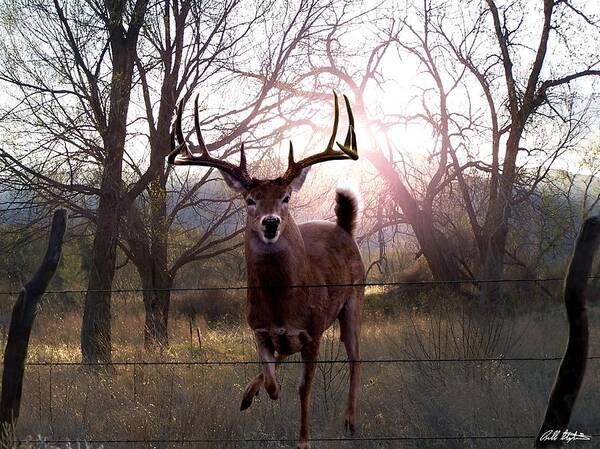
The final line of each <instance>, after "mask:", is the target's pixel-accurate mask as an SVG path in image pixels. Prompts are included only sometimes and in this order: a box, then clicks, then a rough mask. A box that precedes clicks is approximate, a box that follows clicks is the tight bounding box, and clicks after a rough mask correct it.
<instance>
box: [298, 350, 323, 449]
mask: <svg viewBox="0 0 600 449" xmlns="http://www.w3.org/2000/svg"><path fill="white" fill-rule="evenodd" d="M301 354H302V361H303V364H302V372H301V374H300V384H299V386H298V393H299V394H300V407H301V409H300V439H299V442H298V446H297V448H296V449H310V442H309V440H310V422H309V413H310V392H311V387H312V381H313V378H314V376H315V369H316V367H317V364H316V363H315V362H316V360H317V358H318V357H319V340H318V339H317V340H313V341H312V342H310V343H309V344H308V345H306V346H305V347H304V348H302V352H301Z"/></svg>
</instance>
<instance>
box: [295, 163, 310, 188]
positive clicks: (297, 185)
mask: <svg viewBox="0 0 600 449" xmlns="http://www.w3.org/2000/svg"><path fill="white" fill-rule="evenodd" d="M309 171H310V167H306V168H305V169H303V170H302V171H301V172H300V174H299V175H298V176H296V177H295V178H294V180H293V181H292V182H291V183H290V187H291V188H292V190H294V191H298V190H300V188H302V184H304V180H305V179H306V175H308V172H309Z"/></svg>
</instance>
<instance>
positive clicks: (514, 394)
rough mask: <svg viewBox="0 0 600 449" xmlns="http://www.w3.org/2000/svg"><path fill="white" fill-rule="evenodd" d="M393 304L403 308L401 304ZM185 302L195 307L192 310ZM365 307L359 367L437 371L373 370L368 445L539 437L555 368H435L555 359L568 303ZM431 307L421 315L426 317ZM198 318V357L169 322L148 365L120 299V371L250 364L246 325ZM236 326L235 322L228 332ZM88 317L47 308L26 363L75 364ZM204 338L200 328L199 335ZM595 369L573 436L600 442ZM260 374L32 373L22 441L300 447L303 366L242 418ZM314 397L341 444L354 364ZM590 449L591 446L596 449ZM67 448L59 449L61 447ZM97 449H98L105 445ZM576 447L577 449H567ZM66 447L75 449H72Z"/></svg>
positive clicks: (365, 396) (593, 367)
mask: <svg viewBox="0 0 600 449" xmlns="http://www.w3.org/2000/svg"><path fill="white" fill-rule="evenodd" d="M396 299H403V298H402V297H397V298H396ZM187 300H189V298H188V299H187ZM382 300H389V298H388V299H385V298H384V299H381V298H377V297H375V296H370V297H368V300H367V301H369V302H368V307H367V311H366V313H365V316H366V319H365V324H364V327H363V333H362V341H361V345H362V346H361V349H362V355H363V358H369V359H390V358H419V359H429V360H431V361H428V362H422V363H401V364H376V363H375V364H365V365H364V367H363V381H362V387H361V391H360V394H361V398H360V406H359V420H358V421H359V431H358V435H357V436H359V437H368V436H432V435H433V436H435V435H510V434H525V435H528V434H534V433H535V432H536V430H537V426H538V424H539V422H540V420H541V415H542V413H543V410H544V407H545V402H546V399H547V395H548V392H549V389H550V387H551V385H552V382H553V379H554V375H555V372H556V368H557V366H558V362H509V361H500V362H482V363H474V362H470V363H438V362H435V359H439V358H470V357H500V356H504V357H515V356H519V357H526V356H534V357H540V356H554V355H557V354H558V355H560V354H561V353H562V349H563V347H564V342H565V339H566V330H567V326H566V321H565V318H564V314H563V312H562V309H561V307H560V305H558V304H546V305H544V306H532V307H531V308H530V309H528V310H523V308H521V309H520V310H519V312H518V313H515V311H514V310H508V309H506V310H502V311H499V309H500V308H493V309H488V310H486V309H484V308H473V307H465V306H464V305H463V304H462V303H460V302H457V301H455V300H451V299H448V300H446V299H445V300H444V301H441V300H439V299H437V298H436V300H435V301H434V300H432V299H431V298H428V299H427V301H425V302H423V301H420V302H419V301H416V302H410V304H409V303H408V301H403V304H399V302H397V304H398V306H397V307H396V310H395V312H394V313H391V312H390V310H388V309H384V311H383V312H381V310H380V308H379V307H374V306H373V305H374V304H377V303H378V301H382ZM424 304H425V305H424ZM211 314H213V319H211V320H206V319H204V318H203V317H202V316H201V313H200V314H197V315H196V316H195V317H194V318H195V323H194V324H195V325H197V326H198V327H200V328H201V333H202V348H201V349H199V348H198V342H197V337H196V335H195V332H194V334H193V335H192V339H191V341H190V332H189V328H190V324H189V317H188V316H187V315H186V314H185V313H174V314H173V316H172V319H171V327H170V336H171V342H172V345H171V349H170V350H169V351H168V352H166V353H165V354H163V355H161V356H154V357H149V356H147V355H146V354H144V352H143V350H142V347H143V345H142V332H141V330H142V323H143V313H142V308H141V305H140V304H139V301H138V300H137V299H136V298H133V297H128V298H119V299H117V300H116V301H115V307H114V316H115V317H117V318H116V319H115V321H114V323H113V329H114V336H113V338H114V359H115V360H132V359H135V360H150V359H152V360H156V359H159V360H207V359H209V360H214V359H221V360H222V359H227V360H252V359H254V357H255V355H254V346H253V343H252V339H251V336H250V333H249V332H248V330H247V329H246V327H245V326H244V325H243V324H241V325H240V324H232V323H231V321H232V319H231V317H229V318H228V321H227V322H223V321H220V320H218V319H214V316H215V312H214V310H212V311H211ZM590 314H591V318H592V320H591V321H592V336H591V342H592V349H591V353H592V354H600V339H599V338H598V337H599V335H598V330H597V329H598V326H597V324H598V323H600V313H599V311H598V310H596V308H592V309H591V311H590ZM233 321H236V320H233ZM79 326H80V313H79V312H78V311H77V310H62V309H60V308H56V307H52V306H51V299H49V300H47V301H46V303H45V305H44V307H43V309H42V310H41V312H40V314H39V316H38V318H37V322H36V324H35V331H34V335H33V338H32V344H31V351H30V357H29V358H30V360H31V361H42V360H54V361H58V360H60V361H77V360H79V349H78V345H79V334H78V331H79ZM194 331H195V329H194ZM336 333H337V331H336V330H335V329H334V330H331V331H329V332H328V334H327V336H326V339H325V341H324V344H323V347H322V352H321V357H322V358H324V359H339V360H344V359H345V354H344V351H343V348H342V347H341V346H340V345H339V344H338V342H337V335H336ZM599 368H600V362H598V361H591V362H590V363H589V366H588V373H587V377H586V381H585V385H584V388H583V391H582V393H581V396H580V400H579V402H578V405H577V407H576V410H575V415H574V417H573V420H572V423H571V428H572V429H575V430H580V431H583V432H586V433H597V432H598V431H600V429H599V428H598V424H597V423H598V422H600V408H599V407H598V400H599V399H600V398H599V393H598V392H599V391H600V369H599ZM255 371H256V367H254V366H248V365H244V366H214V367H210V366H187V365H182V366H181V365H180V366H137V367H133V366H120V367H116V370H115V372H114V373H113V374H111V375H106V374H91V373H89V372H88V371H87V370H85V369H81V368H80V367H77V366H66V367H61V366H54V367H52V368H50V367H34V366H31V367H28V369H27V372H26V380H25V387H24V392H23V406H22V410H21V419H20V421H19V425H18V428H17V431H18V435H19V436H20V437H21V438H26V437H31V438H38V437H39V436H41V438H45V439H50V440H54V439H60V440H72V441H82V440H84V439H87V440H94V439H101V440H104V439H113V438H114V439H134V440H143V441H147V442H146V443H138V444H117V443H112V444H110V443H105V444H103V445H102V446H103V447H105V448H128V449H129V448H132V447H136V448H138V447H143V448H170V447H182V448H191V447H198V448H208V447H218V448H261V449H262V448H287V447H294V445H293V444H292V443H290V442H271V443H260V444H258V443H245V444H240V443H238V444H226V443H220V444H212V445H210V444H201V443H196V444H189V443H187V444H170V445H169V444H165V443H162V444H161V443H151V442H148V440H156V439H173V438H176V439H204V438H206V439H219V438H224V439H227V438H267V439H278V438H289V439H295V437H296V432H297V426H298V420H299V405H298V400H297V394H296V385H297V382H296V379H297V376H298V371H299V367H298V366H296V365H285V366H283V367H282V368H281V369H280V374H279V379H280V381H281V383H282V388H283V390H282V395H281V398H280V400H279V401H277V402H273V401H270V400H269V399H268V398H267V397H266V395H265V394H261V395H260V397H259V398H257V401H256V402H255V404H254V405H253V406H252V407H251V408H250V409H249V410H248V411H246V412H240V411H239V401H240V398H241V393H242V390H243V388H244V386H245V384H246V382H247V381H248V380H249V379H250V377H251V376H252V375H253V374H254V373H255ZM316 378H317V380H316V384H315V387H314V390H313V391H314V396H313V398H314V399H313V437H315V438H327V437H333V438H338V437H343V436H344V432H343V425H342V424H343V412H344V407H345V400H346V394H347V382H348V376H347V369H346V366H345V364H334V365H320V366H319V370H318V373H317V376H316ZM531 443H532V442H531V441H527V440H520V441H519V440H516V441H508V440H478V441H473V440H464V441H420V442H413V443H410V442H402V443H400V442H365V441H360V442H343V443H342V442H333V443H331V442H330V443H326V442H315V443H314V444H313V449H318V448H334V447H335V448H337V447H342V448H356V449H358V448H360V449H371V448H373V449H374V448H382V449H383V448H397V447H403V448H404V447H406V448H457V449H458V448H460V449H463V448H477V449H492V448H498V449H506V448H521V447H523V448H529V447H531ZM594 443H595V444H596V445H597V444H598V441H596V442H594V441H592V444H588V445H586V446H585V447H586V448H587V447H594ZM35 446H36V447H45V445H44V444H41V443H40V444H37V445H35ZM64 446H65V445H63V447H64ZM98 446H99V445H98V444H95V445H94V444H92V445H90V446H89V447H94V448H96V447H98ZM571 446H572V447H577V446H576V443H571ZM71 447H78V446H77V444H76V443H75V444H73V445H72V446H71ZM81 447H85V445H82V446H81Z"/></svg>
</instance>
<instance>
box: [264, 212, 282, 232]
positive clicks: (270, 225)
mask: <svg viewBox="0 0 600 449" xmlns="http://www.w3.org/2000/svg"><path fill="white" fill-rule="evenodd" d="M261 223H262V225H263V226H264V227H265V231H267V232H269V231H271V232H274V231H277V228H278V227H279V223H281V219H280V218H279V217H275V216H269V217H265V218H263V219H262V222H261Z"/></svg>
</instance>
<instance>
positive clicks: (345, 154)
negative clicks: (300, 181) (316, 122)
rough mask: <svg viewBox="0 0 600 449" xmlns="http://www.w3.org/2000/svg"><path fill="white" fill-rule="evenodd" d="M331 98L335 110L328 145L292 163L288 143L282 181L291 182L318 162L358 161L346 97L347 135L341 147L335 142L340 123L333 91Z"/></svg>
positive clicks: (352, 124) (352, 119)
mask: <svg viewBox="0 0 600 449" xmlns="http://www.w3.org/2000/svg"><path fill="white" fill-rule="evenodd" d="M333 98H334V108H335V112H334V118H333V131H332V132H331V137H330V138H329V143H328V144H327V147H326V148H325V150H324V151H322V152H321V153H318V154H313V155H312V156H309V157H307V158H304V159H302V160H301V161H298V162H294V147H293V145H292V142H290V153H289V159H288V169H287V171H286V172H285V174H284V175H283V179H284V180H286V181H288V182H291V181H292V180H293V179H294V178H296V177H297V176H298V175H299V174H300V173H301V172H302V170H304V169H305V168H307V167H309V166H311V165H314V164H318V163H319V162H325V161H333V160H343V159H353V160H356V159H358V148H357V147H356V134H355V133H354V115H353V114H352V108H351V107H350V101H348V97H346V95H344V101H345V103H346V110H347V111H348V133H347V134H346V140H344V144H343V145H342V144H341V143H339V142H336V141H335V136H336V134H337V129H338V123H339V121H340V108H339V106H338V96H337V94H336V93H335V91H334V92H333ZM334 143H335V144H337V146H338V147H339V148H340V150H342V151H337V150H334V149H333V146H334Z"/></svg>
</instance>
